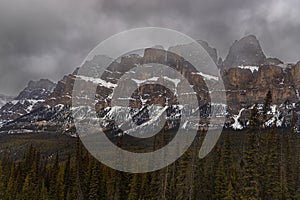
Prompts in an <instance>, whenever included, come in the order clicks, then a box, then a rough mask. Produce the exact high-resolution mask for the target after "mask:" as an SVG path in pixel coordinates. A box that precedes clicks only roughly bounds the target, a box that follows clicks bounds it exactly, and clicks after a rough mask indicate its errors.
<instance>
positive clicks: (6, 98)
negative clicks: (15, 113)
mask: <svg viewBox="0 0 300 200" xmlns="http://www.w3.org/2000/svg"><path fill="white" fill-rule="evenodd" d="M11 100H13V97H11V96H7V95H4V94H0V108H1V107H2V106H4V105H5V104H6V103H7V102H9V101H11Z"/></svg>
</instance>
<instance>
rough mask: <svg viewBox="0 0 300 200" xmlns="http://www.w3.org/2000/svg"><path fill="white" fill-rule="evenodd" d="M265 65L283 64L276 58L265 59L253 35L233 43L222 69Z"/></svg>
mask: <svg viewBox="0 0 300 200" xmlns="http://www.w3.org/2000/svg"><path fill="white" fill-rule="evenodd" d="M265 64H271V65H279V64H283V63H282V61H280V60H279V59H277V58H267V57H266V55H265V54H264V52H263V50H262V48H261V46H260V43H259V41H258V39H257V38H256V37H255V36H254V35H248V36H245V37H243V38H242V39H240V40H236V41H235V42H234V43H233V45H232V46H231V47H230V49H229V52H228V55H227V56H226V59H225V60H224V62H223V67H224V68H226V69H228V68H231V67H238V66H261V65H265Z"/></svg>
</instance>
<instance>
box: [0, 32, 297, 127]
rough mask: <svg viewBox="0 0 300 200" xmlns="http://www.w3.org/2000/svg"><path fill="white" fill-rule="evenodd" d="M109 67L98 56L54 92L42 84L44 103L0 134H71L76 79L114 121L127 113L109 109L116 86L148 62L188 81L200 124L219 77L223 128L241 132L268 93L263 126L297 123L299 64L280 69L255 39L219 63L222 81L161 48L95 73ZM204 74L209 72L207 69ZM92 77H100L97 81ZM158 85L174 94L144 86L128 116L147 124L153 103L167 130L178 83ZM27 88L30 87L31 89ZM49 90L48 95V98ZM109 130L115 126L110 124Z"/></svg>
mask: <svg viewBox="0 0 300 200" xmlns="http://www.w3.org/2000/svg"><path fill="white" fill-rule="evenodd" d="M201 44H202V45H204V46H205V47H204V49H206V50H208V54H209V55H211V56H212V60H213V61H214V62H216V60H217V52H216V50H215V49H213V48H211V47H210V46H209V45H208V44H207V43H205V42H201ZM171 48H172V51H173V52H180V51H184V48H185V47H184V46H176V47H171ZM193 56H194V57H193ZM195 56H196V54H195V55H191V57H192V58H195V59H196V57H195ZM108 62H111V59H110V58H108V57H105V56H96V57H94V59H92V60H91V61H87V62H86V63H85V64H84V65H83V66H82V68H85V69H88V70H86V74H84V75H82V74H81V75H80V76H78V75H77V73H78V69H77V70H75V71H74V72H73V73H72V74H69V75H66V76H64V77H63V79H62V80H61V81H59V82H58V83H57V84H56V86H55V88H54V89H53V88H52V87H53V85H51V84H50V85H51V87H49V88H48V84H45V85H43V87H41V88H45V87H46V90H45V91H47V95H46V96H45V97H43V98H44V100H43V101H42V103H39V104H37V105H34V106H33V109H32V110H31V111H30V112H26V113H25V114H26V115H23V116H20V115H18V117H17V118H16V117H14V118H13V120H12V121H9V122H8V123H6V124H4V125H3V127H2V129H4V130H11V129H19V128H20V127H27V128H28V129H30V128H32V127H35V126H39V125H38V124H40V123H41V122H43V127H44V128H45V127H48V129H49V130H56V129H60V130H62V131H70V130H73V131H74V125H73V119H72V110H71V104H72V98H76V97H72V90H73V86H74V82H75V80H78V81H79V82H80V83H81V84H82V88H83V90H86V91H88V90H89V87H84V86H86V85H87V84H97V85H98V86H97V91H96V94H95V98H93V99H89V100H91V101H95V108H96V110H97V111H99V112H101V116H102V117H107V118H108V119H109V120H112V119H113V118H112V117H118V115H119V116H125V115H126V112H128V110H126V109H123V108H120V109H119V110H118V109H117V110H113V109H111V108H110V101H111V99H110V98H111V94H112V92H113V90H114V88H115V87H116V86H117V85H116V84H117V83H118V80H119V79H120V77H122V76H123V75H125V74H126V73H127V72H128V71H130V70H132V69H134V68H135V67H136V66H138V65H143V64H147V63H160V64H163V65H167V66H169V67H171V68H173V69H174V70H177V71H178V72H180V73H181V74H182V75H183V76H184V77H186V79H187V80H189V84H190V85H191V87H192V88H193V90H194V94H195V95H196V97H197V99H198V100H199V107H200V110H201V117H203V119H204V120H203V121H201V123H206V122H207V121H206V119H207V117H208V116H209V107H210V104H209V102H210V95H209V91H208V88H207V85H206V82H207V81H208V82H210V83H217V80H218V78H222V79H223V82H224V85H225V90H226V97H227V107H225V106H224V105H221V104H220V112H223V113H224V112H226V113H227V125H226V126H230V127H233V128H236V127H245V126H246V124H247V120H248V119H249V115H250V109H251V108H253V107H254V106H257V107H258V108H259V109H261V108H262V104H263V103H264V99H265V97H266V94H267V92H268V91H271V93H272V112H270V113H269V119H268V120H269V121H267V122H266V123H267V124H266V126H270V125H271V124H272V123H275V121H276V123H278V122H280V123H278V125H280V126H283V125H286V126H289V125H291V121H292V120H291V118H292V117H295V115H296V118H298V119H300V117H298V115H299V116H300V106H299V105H300V103H299V102H300V97H299V90H300V62H298V63H297V64H294V65H288V66H287V67H285V68H283V67H280V66H278V65H277V64H281V61H280V60H279V59H276V58H266V56H265V55H264V53H263V52H262V49H261V47H260V44H259V42H258V40H257V39H256V38H255V37H254V36H247V37H245V38H243V39H241V40H240V41H236V42H235V43H234V44H233V46H232V47H231V49H230V51H229V54H228V56H227V58H226V60H225V61H224V62H223V63H221V62H220V63H221V65H219V66H220V67H222V68H221V69H220V71H221V77H214V76H212V75H209V74H207V71H204V73H203V72H201V73H198V72H197V71H196V70H195V68H194V67H193V66H192V65H191V64H190V63H189V62H187V61H186V60H184V59H183V58H182V57H180V56H179V54H174V53H171V52H169V51H166V50H164V49H161V48H160V49H156V48H149V49H146V50H145V52H144V55H143V56H139V55H128V56H125V57H122V58H120V59H119V60H118V61H114V62H112V64H111V65H110V66H109V67H108V68H107V69H106V71H105V72H104V73H103V75H102V77H99V76H97V75H98V74H99V71H98V69H97V68H98V66H99V65H105V64H107V63H108ZM149 69H150V68H149ZM150 70H151V69H150ZM205 70H206V69H205ZM207 70H208V71H209V69H207ZM91 77H98V79H93V78H91ZM148 79H149V77H148V74H147V73H146V72H145V73H142V74H139V75H138V76H137V77H136V80H131V82H130V84H132V85H133V86H137V85H138V84H140V83H141V82H145V81H147V80H148ZM149 80H150V79H149ZM157 80H159V81H164V82H168V83H169V84H173V85H175V90H173V91H171V90H166V89H164V88H162V87H161V86H159V85H142V86H140V87H139V90H136V91H134V93H133V94H131V97H130V98H131V100H130V105H131V107H132V109H133V110H132V111H131V112H132V113H136V115H135V116H143V119H137V121H139V122H141V120H142V121H143V120H145V121H147V120H149V119H146V118H145V116H148V117H149V116H150V115H149V113H146V114H145V112H148V111H150V110H151V109H152V111H153V112H158V111H157V110H155V109H154V108H153V107H151V106H152V105H154V104H157V105H160V106H161V107H167V108H166V109H167V112H168V118H169V119H170V120H171V121H172V122H170V123H169V126H170V127H172V126H175V125H174V123H173V122H174V121H176V120H178V113H180V109H179V107H180V106H178V101H177V98H176V96H174V93H176V90H177V87H179V86H180V84H181V82H180V80H177V79H176V78H174V77H168V78H164V77H160V78H158V79H157ZM150 82H151V81H150ZM30 85H32V86H34V84H30ZM118 87H119V88H121V90H122V91H125V92H129V91H128V87H126V85H118ZM216 87H217V84H216ZM49 89H51V90H49ZM41 91H44V90H41ZM49 91H51V92H50V93H49ZM89 92H93V91H89ZM24 94H26V92H24V91H23V92H22V93H21V94H20V95H19V96H24ZM150 94H152V95H154V96H152V97H153V98H150V97H151V96H150ZM179 95H180V94H179ZM25 96H26V95H25ZM27 96H28V95H27ZM29 96H31V94H29ZM190 97H191V95H186V97H185V98H186V101H187V102H189V101H190V99H188V98H190ZM145 106H148V107H147V109H145ZM72 109H73V111H74V109H75V110H76V109H79V108H72ZM161 109H162V108H161ZM145 110H146V111H145ZM291 113H292V114H291ZM136 118H137V117H136ZM299 125H300V123H299ZM109 126H110V127H111V126H113V125H111V124H110V125H109ZM53 127H54V128H53ZM70 127H71V128H70Z"/></svg>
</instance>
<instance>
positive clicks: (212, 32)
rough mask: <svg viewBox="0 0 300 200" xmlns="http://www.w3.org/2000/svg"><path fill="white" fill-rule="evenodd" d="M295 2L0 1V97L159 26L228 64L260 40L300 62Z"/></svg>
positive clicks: (266, 48) (278, 53)
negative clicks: (246, 43)
mask: <svg viewBox="0 0 300 200" xmlns="http://www.w3.org/2000/svg"><path fill="white" fill-rule="evenodd" d="M299 8H300V2H299V1H298V0H265V1H260V0H252V1H246V0H226V1H224V0H210V1H202V0H186V1H182V0H163V1H161V0H151V1H135V0H100V1H97V0H87V1H80V0H51V1H46V0H44V1H41V0H27V1H24V0H15V1H5V0H0V93H9V94H16V93H17V92H18V91H19V90H21V89H22V88H23V87H25V85H26V83H27V82H28V81H29V80H31V79H39V78H50V79H52V80H55V81H57V80H59V79H60V78H61V77H62V76H63V75H64V74H67V73H71V72H72V71H73V70H74V68H75V67H76V66H78V65H79V64H80V63H81V61H82V60H83V59H84V57H85V56H86V55H87V53H88V52H89V51H90V50H91V49H92V48H93V47H94V46H95V45H97V44H98V43H99V42H101V41H102V40H104V39H105V38H107V37H109V36H110V35H112V34H114V33H118V32H120V31H123V30H126V29H129V28H135V27H143V26H162V27H167V28H171V29H175V30H178V31H181V32H183V33H185V34H188V35H190V36H191V37H193V38H195V39H202V40H206V41H208V42H209V43H210V44H211V45H212V46H214V47H216V48H217V49H218V50H219V54H220V55H221V56H222V57H225V56H226V54H227V51H228V49H229V47H230V45H231V44H232V42H233V41H234V40H236V39H239V38H241V37H243V36H244V35H246V34H250V33H251V34H255V35H256V36H257V37H258V38H259V40H260V42H261V44H262V47H263V49H264V51H265V53H266V54H267V55H268V56H273V57H279V58H281V59H282V60H284V61H286V62H296V61H297V60H300V56H299V53H298V52H300V46H299V45H298V44H299V43H300V37H299V33H300V20H299V19H300V12H299Z"/></svg>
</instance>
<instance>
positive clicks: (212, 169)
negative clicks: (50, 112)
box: [0, 95, 300, 200]
mask: <svg viewBox="0 0 300 200" xmlns="http://www.w3.org/2000/svg"><path fill="white" fill-rule="evenodd" d="M269 96H270V95H269ZM270 99H271V96H270V97H269V98H268V95H267V97H266V100H265V104H264V109H263V112H258V110H257V109H255V108H253V109H252V111H251V116H250V121H249V123H250V128H248V129H247V130H243V131H232V130H231V129H224V130H223V133H222V136H221V138H220V139H219V141H218V144H217V145H216V146H215V148H214V149H213V151H212V152H211V153H210V154H209V155H208V156H206V157H205V158H204V159H201V160H200V159H199V158H198V151H199V147H200V146H201V145H199V144H201V141H202V138H203V137H201V135H203V134H204V133H203V134H199V135H200V136H198V137H196V139H195V141H194V143H193V144H192V145H191V146H190V148H189V150H188V151H187V152H186V153H185V154H184V155H183V156H182V157H181V158H180V159H178V160H177V161H176V162H174V163H173V164H171V165H169V166H167V167H165V168H163V169H161V170H158V171H155V172H149V173H143V174H132V173H125V172H119V171H116V170H113V169H111V168H109V167H107V166H105V165H103V164H101V163H100V162H99V161H97V160H96V159H95V158H93V157H92V156H91V155H90V154H89V153H88V151H87V150H86V149H85V148H84V146H83V145H82V143H81V141H80V140H79V139H78V138H77V139H74V138H73V143H71V144H72V145H73V149H74V150H73V151H67V150H68V149H70V148H69V147H64V148H65V149H60V151H59V152H57V153H56V154H54V155H51V156H45V153H44V152H42V151H41V150H40V149H41V146H38V145H36V144H35V145H34V144H27V147H26V148H25V150H24V151H23V154H22V156H19V157H18V156H16V155H15V154H12V152H11V151H9V149H6V150H3V151H1V165H0V199H1V200H15V199H24V200H25V199H30V200H32V199H37V200H39V199H51V200H59V199H66V200H69V199H72V200H73V199H91V200H92V199H93V200H94V199H108V200H119V199H120V200H123V199H124V200H142V199H145V200H148V199H149V200H150V199H154V200H156V199H162V200H164V199H171V200H172V199H174V200H175V199H178V200H185V199H186V200H191V199H196V200H198V199H200V200H201V199H205V200H206V199H224V200H225V199H226V200H231V199H247V200H248V199H251V200H252V199H253V200H254V199H263V200H264V199H266V200H276V199H282V200H285V199H300V187H299V186H300V135H299V134H298V133H296V132H295V131H294V129H293V128H285V129H284V128H276V127H275V126H274V127H271V128H269V129H265V128H262V126H261V124H263V122H264V120H266V114H267V112H268V110H270ZM162 138H163V137H162ZM43 146H47V145H43ZM49 146H51V144H49Z"/></svg>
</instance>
